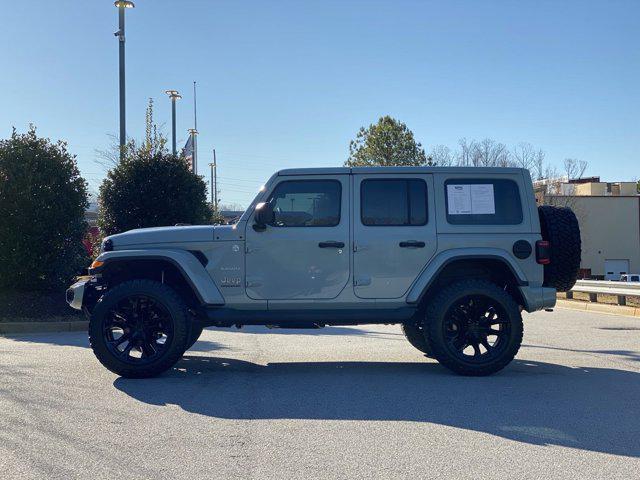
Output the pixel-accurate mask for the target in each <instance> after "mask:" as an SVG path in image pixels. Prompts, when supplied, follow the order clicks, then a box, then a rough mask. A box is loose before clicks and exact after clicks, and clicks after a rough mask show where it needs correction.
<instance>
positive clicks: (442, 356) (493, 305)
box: [425, 279, 524, 376]
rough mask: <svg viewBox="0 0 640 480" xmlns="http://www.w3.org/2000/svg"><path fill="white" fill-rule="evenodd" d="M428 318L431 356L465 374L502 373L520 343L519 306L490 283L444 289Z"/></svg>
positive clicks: (429, 307) (464, 282)
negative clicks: (500, 371)
mask: <svg viewBox="0 0 640 480" xmlns="http://www.w3.org/2000/svg"><path fill="white" fill-rule="evenodd" d="M425 319H426V320H425V329H426V333H427V334H426V335H425V338H426V340H427V342H428V344H429V347H430V349H431V352H432V353H433V357H434V358H435V359H436V360H438V362H440V363H441V364H442V365H444V366H445V367H447V368H448V369H450V370H452V371H454V372H456V373H459V374H461V375H471V376H482V375H490V374H492V373H495V372H497V371H499V370H501V369H503V368H504V367H505V366H507V365H508V364H509V362H511V360H513V358H514V357H515V356H516V354H517V353H518V350H519V349H520V345H521V344H522V335H523V331H524V328H523V325H522V316H521V315H520V307H519V305H518V303H517V302H516V300H515V299H514V297H513V296H512V295H511V294H510V293H509V292H508V291H507V290H506V289H505V288H501V287H500V286H498V285H496V284H494V283H491V282H490V281H488V280H480V279H478V280H461V281H458V282H456V283H452V284H450V285H448V286H446V287H445V288H443V289H442V290H440V291H439V292H438V293H437V294H436V295H435V296H434V297H433V298H431V299H429V302H428V304H427V309H426V315H425Z"/></svg>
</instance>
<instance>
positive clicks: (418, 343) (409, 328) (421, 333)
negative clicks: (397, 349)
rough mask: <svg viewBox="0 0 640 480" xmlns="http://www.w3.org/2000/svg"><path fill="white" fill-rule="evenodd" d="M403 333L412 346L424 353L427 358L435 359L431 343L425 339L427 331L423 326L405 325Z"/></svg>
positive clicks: (403, 325)
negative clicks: (430, 346)
mask: <svg viewBox="0 0 640 480" xmlns="http://www.w3.org/2000/svg"><path fill="white" fill-rule="evenodd" d="M402 333H404V336H405V338H406V339H407V340H408V341H409V343H410V344H411V345H413V346H414V347H415V348H417V349H418V350H420V351H421V352H422V353H424V354H425V355H426V356H427V357H433V354H432V353H431V348H429V343H428V342H427V339H426V338H425V330H424V328H423V327H422V325H416V324H414V323H403V324H402Z"/></svg>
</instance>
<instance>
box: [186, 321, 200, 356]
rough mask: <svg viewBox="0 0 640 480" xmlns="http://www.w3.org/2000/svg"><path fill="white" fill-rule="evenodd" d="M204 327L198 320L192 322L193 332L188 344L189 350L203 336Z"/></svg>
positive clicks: (190, 334)
mask: <svg viewBox="0 0 640 480" xmlns="http://www.w3.org/2000/svg"><path fill="white" fill-rule="evenodd" d="M202 329H203V327H202V325H201V324H200V323H199V322H198V321H197V320H192V321H191V332H190V333H189V341H188V342H187V350H189V349H190V348H191V347H193V346H194V345H195V343H196V342H197V341H198V339H199V338H200V335H202Z"/></svg>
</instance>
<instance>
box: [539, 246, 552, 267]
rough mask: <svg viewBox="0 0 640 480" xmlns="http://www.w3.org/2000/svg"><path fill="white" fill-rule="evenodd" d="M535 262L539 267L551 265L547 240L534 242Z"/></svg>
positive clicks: (549, 247)
mask: <svg viewBox="0 0 640 480" xmlns="http://www.w3.org/2000/svg"><path fill="white" fill-rule="evenodd" d="M536 262H538V263H539V264H540V265H549V264H550V263H551V245H550V244H549V242H548V241H547V240H538V241H537V242H536Z"/></svg>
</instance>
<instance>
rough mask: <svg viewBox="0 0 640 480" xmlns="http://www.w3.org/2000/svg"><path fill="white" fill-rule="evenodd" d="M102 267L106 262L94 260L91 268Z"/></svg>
mask: <svg viewBox="0 0 640 480" xmlns="http://www.w3.org/2000/svg"><path fill="white" fill-rule="evenodd" d="M102 265H104V262H101V261H100V260H94V261H93V263H92V264H91V266H90V267H89V268H100V267H101V266H102Z"/></svg>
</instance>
